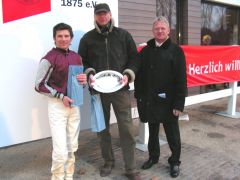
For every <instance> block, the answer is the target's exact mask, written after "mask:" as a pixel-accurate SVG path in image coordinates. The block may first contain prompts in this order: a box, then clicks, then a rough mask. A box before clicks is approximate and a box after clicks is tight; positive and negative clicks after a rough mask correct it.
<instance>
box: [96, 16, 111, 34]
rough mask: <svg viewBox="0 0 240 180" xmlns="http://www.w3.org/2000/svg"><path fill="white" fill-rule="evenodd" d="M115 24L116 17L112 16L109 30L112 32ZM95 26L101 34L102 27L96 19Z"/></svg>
mask: <svg viewBox="0 0 240 180" xmlns="http://www.w3.org/2000/svg"><path fill="white" fill-rule="evenodd" d="M114 24H115V22H114V19H113V18H111V24H110V27H109V31H108V32H112V30H113V27H114ZM94 26H95V28H96V30H97V32H98V33H99V34H102V32H101V29H100V27H99V26H98V24H97V22H96V21H94Z"/></svg>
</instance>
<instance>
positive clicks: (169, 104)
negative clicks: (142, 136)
mask: <svg viewBox="0 0 240 180" xmlns="http://www.w3.org/2000/svg"><path fill="white" fill-rule="evenodd" d="M140 57H141V67H140V69H139V71H138V73H137V76H136V79H135V82H134V85H135V98H136V99H137V104H138V111H139V115H140V120H141V121H142V122H151V123H155V122H164V121H166V120H168V119H171V118H174V116H173V109H177V110H180V111H183V109H184V103H185V96H186V94H187V93H186V92H187V86H186V85H187V82H186V61H185V56H184V53H183V50H182V49H181V47H179V46H178V45H176V44H174V43H172V42H171V40H170V39H168V40H167V41H165V42H164V43H163V44H162V46H161V47H156V45H155V40H154V39H151V40H149V41H148V42H147V46H145V47H144V48H143V49H142V51H141V52H140Z"/></svg>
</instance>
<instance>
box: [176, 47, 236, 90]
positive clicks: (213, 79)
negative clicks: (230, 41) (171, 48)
mask: <svg viewBox="0 0 240 180" xmlns="http://www.w3.org/2000/svg"><path fill="white" fill-rule="evenodd" d="M181 47H182V48H183V51H184V54H185V56H186V65H187V84H188V87H192V86H199V85H205V84H216V83H224V82H233V81H240V46H181Z"/></svg>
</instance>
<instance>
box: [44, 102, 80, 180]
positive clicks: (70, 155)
mask: <svg viewBox="0 0 240 180" xmlns="http://www.w3.org/2000/svg"><path fill="white" fill-rule="evenodd" d="M48 116H49V124H50V129H51V134H52V145H53V152H52V167H51V172H52V178H51V179H52V180H64V179H65V180H72V178H73V174H74V164H75V155H74V152H75V151H77V149H78V135H79V130H80V110H79V107H71V108H67V107H65V106H64V104H63V102H62V100H59V99H55V98H49V100H48Z"/></svg>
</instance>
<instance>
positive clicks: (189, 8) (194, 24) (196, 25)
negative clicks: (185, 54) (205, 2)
mask: <svg viewBox="0 0 240 180" xmlns="http://www.w3.org/2000/svg"><path fill="white" fill-rule="evenodd" d="M183 44H188V45H200V44H201V0H184V1H183Z"/></svg>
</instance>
